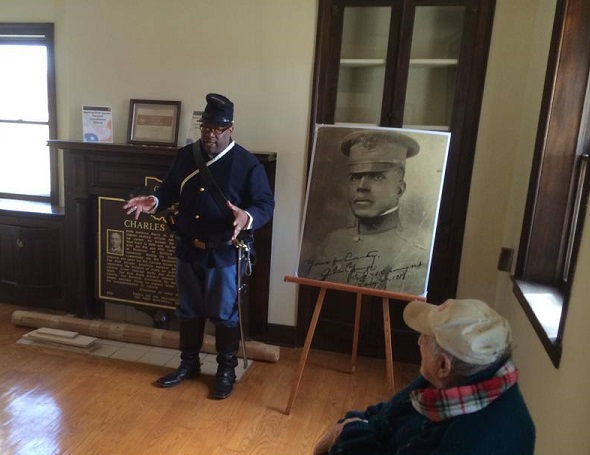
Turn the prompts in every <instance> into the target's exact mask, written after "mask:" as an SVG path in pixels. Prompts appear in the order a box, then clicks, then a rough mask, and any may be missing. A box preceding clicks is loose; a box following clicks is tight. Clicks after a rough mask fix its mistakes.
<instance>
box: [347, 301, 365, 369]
mask: <svg viewBox="0 0 590 455" xmlns="http://www.w3.org/2000/svg"><path fill="white" fill-rule="evenodd" d="M362 303H363V295H362V294H361V293H360V292H359V293H357V295H356V308H355V313H354V334H353V337H352V360H351V362H350V371H352V372H354V370H356V356H357V353H358V347H359V327H360V323H361V304H362Z"/></svg>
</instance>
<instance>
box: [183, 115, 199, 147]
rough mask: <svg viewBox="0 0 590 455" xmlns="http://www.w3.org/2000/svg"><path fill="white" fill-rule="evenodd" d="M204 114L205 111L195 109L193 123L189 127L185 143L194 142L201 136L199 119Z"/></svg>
mask: <svg viewBox="0 0 590 455" xmlns="http://www.w3.org/2000/svg"><path fill="white" fill-rule="evenodd" d="M202 115H203V111H193V116H192V118H191V124H190V126H189V128H188V133H187V135H186V141H185V143H184V145H189V144H192V143H193V142H196V141H197V140H198V139H199V138H200V137H201V129H200V123H199V120H200V119H201V116H202Z"/></svg>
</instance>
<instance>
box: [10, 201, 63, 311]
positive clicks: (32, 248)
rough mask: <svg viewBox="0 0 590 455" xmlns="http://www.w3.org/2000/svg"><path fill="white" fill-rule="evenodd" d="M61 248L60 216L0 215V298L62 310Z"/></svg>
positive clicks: (20, 303)
mask: <svg viewBox="0 0 590 455" xmlns="http://www.w3.org/2000/svg"><path fill="white" fill-rule="evenodd" d="M61 251H62V248H61V217H59V220H52V221H46V220H44V219H43V218H35V217H34V216H33V217H31V216H27V217H22V216H8V214H7V213H6V212H3V213H2V214H0V295H1V296H2V297H1V300H0V301H1V302H4V303H13V304H18V305H24V306H29V307H43V308H51V309H55V310H64V309H65V305H64V300H63V294H62V293H63V286H62V276H61V270H62V254H61Z"/></svg>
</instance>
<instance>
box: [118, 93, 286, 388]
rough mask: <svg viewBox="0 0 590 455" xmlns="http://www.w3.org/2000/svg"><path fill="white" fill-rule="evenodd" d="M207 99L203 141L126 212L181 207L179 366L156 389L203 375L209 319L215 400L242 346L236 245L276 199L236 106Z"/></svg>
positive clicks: (177, 225)
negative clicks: (223, 203)
mask: <svg viewBox="0 0 590 455" xmlns="http://www.w3.org/2000/svg"><path fill="white" fill-rule="evenodd" d="M206 99H207V106H206V108H205V111H204V113H203V116H202V119H201V138H200V140H199V141H197V143H196V144H195V145H194V146H193V144H191V145H187V146H185V147H183V148H181V149H180V150H179V151H178V153H177V155H176V157H175V159H174V161H173V163H172V165H171V166H170V169H169V170H168V173H167V174H166V176H165V177H164V180H163V182H162V184H161V185H160V187H159V188H158V189H157V191H156V193H155V194H154V195H153V196H138V197H134V198H132V199H130V200H129V201H127V203H126V204H125V205H124V206H123V208H124V209H125V210H127V214H134V216H135V218H136V219H137V217H138V216H139V214H140V213H154V212H156V211H160V210H163V209H166V208H168V207H170V206H172V205H173V204H175V203H178V212H177V214H176V216H175V220H174V230H175V232H176V234H177V238H178V241H177V248H176V256H177V261H176V267H177V270H176V278H177V288H178V295H179V301H178V304H177V307H176V316H177V317H178V320H179V331H180V334H179V335H180V341H179V348H180V351H181V363H180V366H179V367H178V369H176V370H175V371H173V372H172V373H170V374H167V375H166V376H163V377H161V378H159V379H158V380H157V381H156V384H157V385H159V386H160V387H173V386H175V385H177V384H179V383H180V382H182V381H183V380H184V379H187V378H193V377H196V376H198V375H199V374H200V362H199V351H200V350H201V347H202V343H203V335H204V328H205V322H206V320H207V319H209V320H210V321H211V322H212V323H213V324H214V325H215V346H216V349H217V353H218V355H217V363H218V368H217V374H216V381H215V385H214V388H213V391H212V397H213V398H216V399H223V398H226V397H228V396H229V395H230V393H231V392H232V389H233V383H234V382H235V377H236V376H235V367H236V365H237V363H238V360H237V352H238V348H239V341H240V328H239V314H238V308H237V301H236V299H237V264H236V261H237V248H236V246H234V244H233V241H234V240H236V239H237V238H239V236H240V233H241V232H242V231H243V230H255V229H258V228H260V227H262V226H263V225H264V224H266V223H267V222H268V221H269V220H270V218H271V217H272V213H273V209H274V198H273V195H272V192H271V189H270V185H269V183H268V179H267V177H266V174H265V171H264V168H263V166H262V165H261V164H260V162H259V161H258V160H257V159H256V158H255V157H254V156H253V155H252V154H251V153H250V152H248V151H247V150H246V149H244V148H243V147H241V146H240V145H238V144H236V143H235V142H234V141H233V139H232V137H231V135H232V133H233V131H234V126H233V111H234V105H233V103H232V102H231V101H230V100H229V99H227V98H226V97H225V96H222V95H219V94H215V93H210V94H208V95H207V97H206ZM195 153H200V154H201V157H202V159H203V160H204V161H205V162H206V165H207V168H208V169H209V170H210V172H211V175H212V177H213V179H214V181H215V183H216V184H217V186H218V187H219V189H220V190H221V193H223V195H224V196H225V198H226V199H227V207H228V208H229V210H223V208H222V207H220V206H219V203H218V202H216V196H217V195H218V194H215V192H216V191H219V190H217V189H216V188H215V184H213V185H212V184H211V183H212V182H211V180H207V178H206V177H204V176H203V175H202V174H203V172H201V171H200V170H199V166H198V164H197V161H196V160H197V156H196V155H194V154H195ZM229 213H231V215H228V214H229ZM249 246H250V248H251V247H252V245H249Z"/></svg>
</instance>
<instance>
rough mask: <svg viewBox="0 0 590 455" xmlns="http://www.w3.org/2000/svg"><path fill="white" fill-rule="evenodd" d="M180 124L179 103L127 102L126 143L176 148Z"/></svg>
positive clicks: (154, 101)
mask: <svg viewBox="0 0 590 455" xmlns="http://www.w3.org/2000/svg"><path fill="white" fill-rule="evenodd" d="M179 122H180V101H160V100H136V99H132V100H130V101H129V128H128V131H129V134H128V138H127V143H129V144H138V145H161V146H164V147H176V144H177V141H178V125H179Z"/></svg>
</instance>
